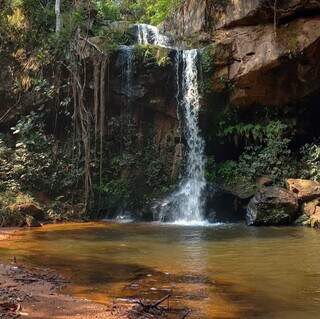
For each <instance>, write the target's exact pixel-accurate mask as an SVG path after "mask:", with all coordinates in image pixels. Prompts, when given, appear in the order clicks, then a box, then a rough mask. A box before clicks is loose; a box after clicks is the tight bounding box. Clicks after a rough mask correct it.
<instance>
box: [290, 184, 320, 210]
mask: <svg viewBox="0 0 320 319" xmlns="http://www.w3.org/2000/svg"><path fill="white" fill-rule="evenodd" d="M287 188H288V189H289V190H290V191H292V192H293V193H295V194H296V195H297V197H298V200H299V202H301V203H304V202H308V201H312V200H313V199H317V198H320V183H318V182H316V181H312V180H306V179H288V180H287ZM307 215H309V216H310V215H311V214H307Z"/></svg>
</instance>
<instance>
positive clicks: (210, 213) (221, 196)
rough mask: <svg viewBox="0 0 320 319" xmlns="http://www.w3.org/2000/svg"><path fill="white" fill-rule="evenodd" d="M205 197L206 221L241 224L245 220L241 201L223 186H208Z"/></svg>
mask: <svg viewBox="0 0 320 319" xmlns="http://www.w3.org/2000/svg"><path fill="white" fill-rule="evenodd" d="M205 195H206V208H205V211H206V213H207V214H206V219H207V220H209V221H210V222H239V221H240V220H243V219H244V214H245V212H244V209H243V206H242V201H241V199H240V198H239V197H237V196H235V195H234V194H232V193H231V192H229V191H227V190H225V189H224V188H223V187H222V186H220V185H215V184H208V185H207V188H206V192H205Z"/></svg>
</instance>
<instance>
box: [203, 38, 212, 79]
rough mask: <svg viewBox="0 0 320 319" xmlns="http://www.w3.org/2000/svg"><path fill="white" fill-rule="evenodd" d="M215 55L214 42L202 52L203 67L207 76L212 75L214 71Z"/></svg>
mask: <svg viewBox="0 0 320 319" xmlns="http://www.w3.org/2000/svg"><path fill="white" fill-rule="evenodd" d="M214 56H215V46H214V45H213V44H212V45H209V46H206V47H205V48H204V49H203V51H202V53H201V68H202V72H203V73H204V74H205V75H206V76H210V75H212V73H213V72H214Z"/></svg>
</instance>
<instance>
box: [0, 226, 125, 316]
mask: <svg viewBox="0 0 320 319" xmlns="http://www.w3.org/2000/svg"><path fill="white" fill-rule="evenodd" d="M17 231H18V229H10V228H9V229H8V228H4V229H0V240H8V239H10V237H12V236H14V235H15V234H16V232H17ZM67 284H68V282H67V280H66V279H65V278H62V277H61V276H59V275H58V274H57V273H56V272H54V271H52V270H49V269H40V268H31V269H30V268H28V269H27V268H26V267H24V266H23V265H21V264H19V261H16V260H12V262H11V263H10V264H6V263H0V318H5V319H9V318H10V319H12V318H41V319H46V318H48V319H49V318H50V319H51V318H59V319H64V318H68V319H70V318H79V319H82V318H83V319H87V318H88V319H89V318H90V319H91V318H98V319H99V318H104V319H114V318H119V319H121V318H128V310H129V308H130V306H129V305H123V304H121V305H119V304H118V305H116V304H111V305H101V304H97V303H94V302H91V301H88V300H85V299H79V298H75V297H72V296H68V295H64V294H61V293H60V289H61V288H62V287H63V286H64V285H67Z"/></svg>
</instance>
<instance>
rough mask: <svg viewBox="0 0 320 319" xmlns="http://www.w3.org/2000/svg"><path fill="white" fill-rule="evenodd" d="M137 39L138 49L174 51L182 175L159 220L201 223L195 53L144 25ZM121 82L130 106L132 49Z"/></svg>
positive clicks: (125, 56) (201, 157) (201, 156)
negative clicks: (182, 141) (155, 47)
mask: <svg viewBox="0 0 320 319" xmlns="http://www.w3.org/2000/svg"><path fill="white" fill-rule="evenodd" d="M135 28H136V37H137V41H138V43H139V44H141V45H146V44H151V45H158V46H160V47H165V48H170V49H173V50H175V51H176V62H175V67H176V81H177V92H176V99H177V104H178V110H179V112H178V115H179V121H180V123H181V127H182V129H183V132H184V137H185V141H186V146H187V150H186V168H185V174H184V177H183V179H182V181H181V182H180V184H179V186H178V189H177V190H176V191H175V192H173V193H172V194H171V195H170V196H168V197H167V198H166V199H165V200H164V201H162V203H161V204H160V207H159V206H158V218H159V219H160V220H161V221H173V222H175V223H181V224H190V225H195V224H201V223H204V217H203V200H202V194H203V190H204V188H205V186H206V180H205V174H204V171H205V159H204V141H203V139H202V137H201V134H200V130H199V125H198V121H199V110H200V97H199V90H198V68H197V60H198V51H197V50H179V49H177V48H175V47H173V46H171V44H172V43H171V39H170V38H169V37H167V36H164V35H162V34H160V32H159V30H158V28H156V27H154V26H151V25H147V24H136V25H135ZM121 57H122V65H123V70H122V78H123V83H124V92H125V95H126V96H127V99H128V105H130V94H131V91H132V84H133V83H132V81H133V76H132V63H133V47H122V48H121Z"/></svg>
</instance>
